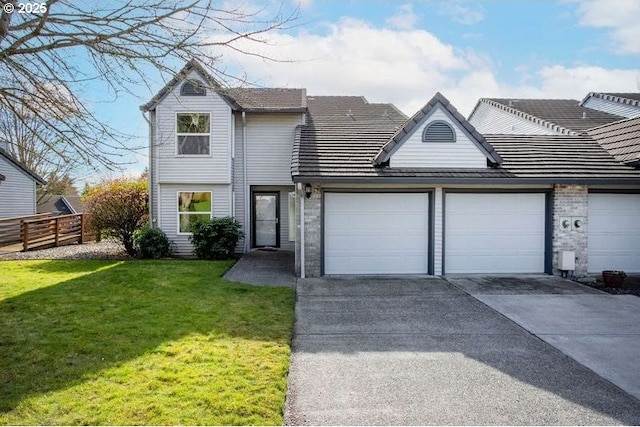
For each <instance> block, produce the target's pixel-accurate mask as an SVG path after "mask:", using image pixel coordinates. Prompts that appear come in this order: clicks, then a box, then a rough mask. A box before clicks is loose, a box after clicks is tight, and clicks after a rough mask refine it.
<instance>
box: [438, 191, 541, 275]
mask: <svg viewBox="0 0 640 427" xmlns="http://www.w3.org/2000/svg"><path fill="white" fill-rule="evenodd" d="M544 239H545V195H544V193H447V194H446V200H445V243H444V247H445V264H444V269H445V273H447V274H451V273H543V272H544V260H545V257H544V255H545V253H544V248H545V240H544Z"/></svg>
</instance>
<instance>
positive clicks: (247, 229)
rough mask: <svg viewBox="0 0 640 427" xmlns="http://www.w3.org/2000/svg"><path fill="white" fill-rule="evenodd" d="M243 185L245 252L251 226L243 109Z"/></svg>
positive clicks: (245, 128) (245, 117) (243, 114)
mask: <svg viewBox="0 0 640 427" xmlns="http://www.w3.org/2000/svg"><path fill="white" fill-rule="evenodd" d="M242 186H243V188H244V230H245V233H244V248H243V253H247V252H248V251H249V245H248V241H249V239H250V238H251V236H250V233H251V232H250V230H251V227H250V226H249V186H248V185H247V115H246V113H245V111H242Z"/></svg>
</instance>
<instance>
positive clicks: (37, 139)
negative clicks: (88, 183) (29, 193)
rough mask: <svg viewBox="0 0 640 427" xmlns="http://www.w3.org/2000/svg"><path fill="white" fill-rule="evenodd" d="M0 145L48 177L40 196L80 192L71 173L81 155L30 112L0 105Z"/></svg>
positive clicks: (40, 190) (39, 189) (42, 175)
mask: <svg viewBox="0 0 640 427" xmlns="http://www.w3.org/2000/svg"><path fill="white" fill-rule="evenodd" d="M43 141H46V143H44V142H43ZM0 147H2V148H5V149H6V150H7V151H8V152H9V153H10V154H11V155H12V156H13V157H14V158H16V159H17V160H19V161H20V162H22V163H23V164H24V165H25V166H27V167H28V168H29V169H31V170H32V171H34V172H35V173H36V174H38V175H39V176H41V177H43V178H44V179H45V180H46V181H47V184H46V185H44V186H42V187H38V191H37V193H38V200H40V199H42V197H44V196H45V195H47V194H65V195H67V194H74V193H76V192H77V189H76V188H75V186H74V180H73V178H72V177H71V175H72V172H73V170H74V169H75V168H76V167H77V166H79V162H78V159H77V158H78V156H77V155H76V154H75V153H73V152H69V150H68V147H66V146H65V144H59V143H58V139H57V136H56V134H55V132H53V131H52V130H51V129H50V128H48V127H47V126H46V125H45V124H44V123H43V122H41V121H39V120H38V119H36V118H35V117H34V116H33V115H30V114H29V113H28V112H25V111H21V113H20V115H17V114H14V113H13V111H10V110H7V109H0Z"/></svg>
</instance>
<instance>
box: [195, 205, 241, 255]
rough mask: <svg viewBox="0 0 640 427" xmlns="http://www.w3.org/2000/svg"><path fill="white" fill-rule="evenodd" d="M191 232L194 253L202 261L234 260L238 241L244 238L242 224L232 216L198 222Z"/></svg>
mask: <svg viewBox="0 0 640 427" xmlns="http://www.w3.org/2000/svg"><path fill="white" fill-rule="evenodd" d="M191 232H192V233H193V234H191V237H189V240H190V241H191V243H192V244H193V253H194V254H195V255H196V256H197V257H198V258H200V259H229V258H232V257H233V253H234V249H235V247H236V244H237V243H238V240H240V239H241V238H242V237H244V233H243V232H242V230H241V229H240V223H239V222H238V221H236V219H235V218H232V217H230V216H227V217H224V218H213V219H211V220H209V221H201V222H196V223H195V224H193V225H192V226H191Z"/></svg>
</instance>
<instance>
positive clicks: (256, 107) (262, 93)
mask: <svg viewBox="0 0 640 427" xmlns="http://www.w3.org/2000/svg"><path fill="white" fill-rule="evenodd" d="M194 73H195V74H196V75H197V76H199V77H200V78H201V79H202V80H203V81H204V84H205V86H206V89H211V90H212V91H214V92H215V93H216V94H218V95H219V96H220V97H221V98H222V99H223V100H224V101H225V102H226V103H227V104H228V105H229V106H230V107H231V109H232V110H236V111H252V112H263V111H268V112H303V111H306V108H307V93H306V90H305V89H288V88H244V87H241V88H225V87H223V86H222V85H221V84H220V83H219V82H218V81H217V80H216V79H215V78H214V77H213V76H212V75H211V74H210V73H209V72H208V71H207V70H206V69H205V68H204V67H203V66H202V65H201V64H200V63H199V62H198V61H196V60H195V59H192V60H191V61H189V62H187V64H186V65H185V66H184V67H183V68H182V70H180V71H179V72H178V73H177V74H176V75H175V76H174V77H173V78H172V79H171V80H170V81H169V82H168V83H167V84H166V85H165V86H164V87H163V88H162V89H160V91H159V92H158V93H157V94H156V95H155V96H154V97H153V98H151V100H150V101H149V102H147V103H146V104H144V105H142V106H140V109H141V110H142V111H150V110H154V109H155V108H156V106H157V105H158V104H159V103H160V102H161V101H162V100H163V99H164V98H165V97H166V96H167V95H168V94H169V93H171V92H172V91H173V90H174V89H175V88H176V87H177V86H178V85H180V83H182V82H183V81H185V80H187V79H188V78H189V76H190V75H193V74H194Z"/></svg>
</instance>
